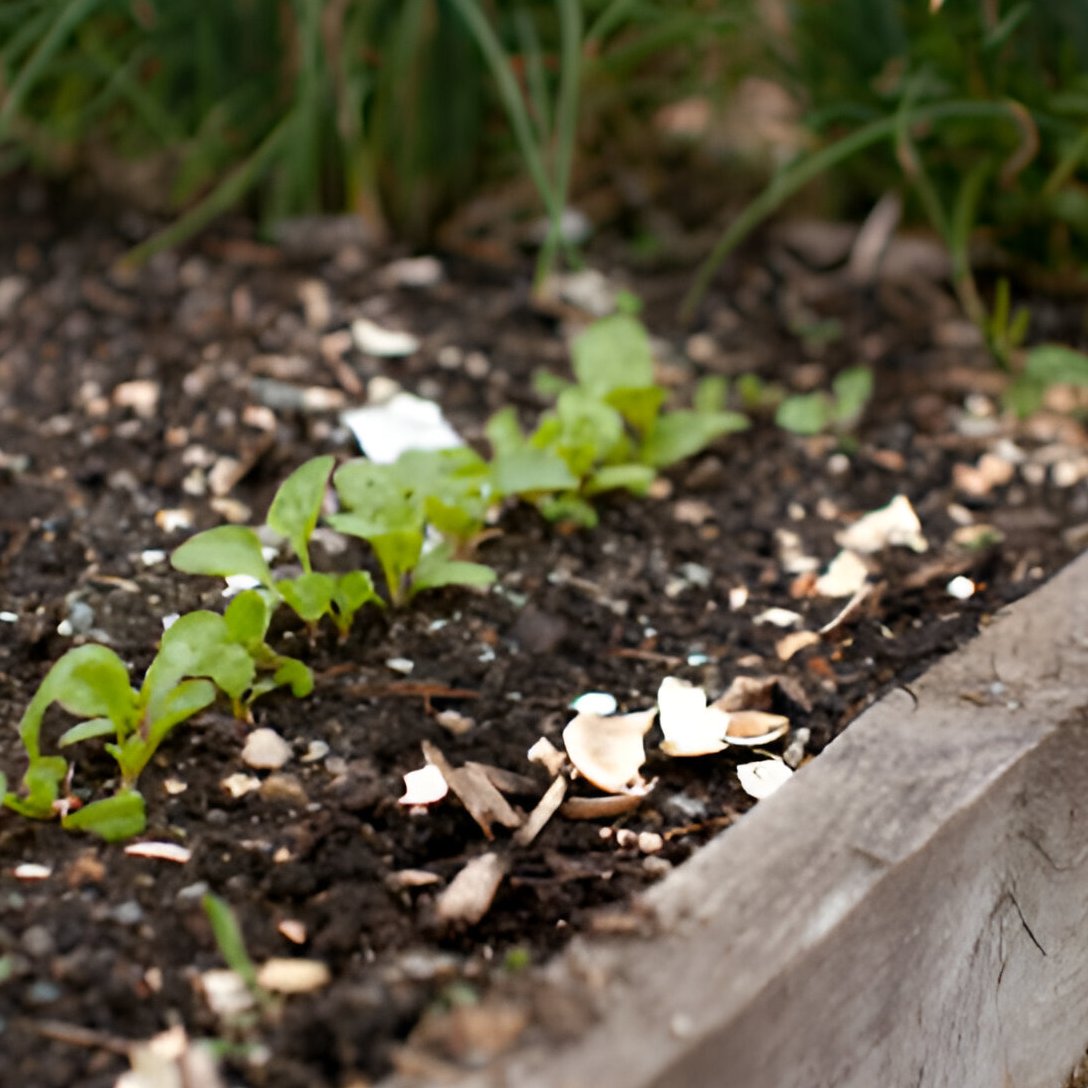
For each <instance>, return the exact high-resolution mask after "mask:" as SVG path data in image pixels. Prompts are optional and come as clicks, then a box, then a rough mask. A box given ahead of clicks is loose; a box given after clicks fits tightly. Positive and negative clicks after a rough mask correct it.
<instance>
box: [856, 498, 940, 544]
mask: <svg viewBox="0 0 1088 1088" xmlns="http://www.w3.org/2000/svg"><path fill="white" fill-rule="evenodd" d="M835 540H836V542H837V543H838V544H839V545H840V546H841V547H843V548H848V549H849V550H850V551H855V552H859V553H860V554H861V555H873V554H874V553H875V552H879V551H883V549H884V548H888V547H904V548H910V549H911V550H912V551H916V552H924V551H926V550H927V549H928V548H929V542H928V541H927V540H926V538H925V535H924V534H923V533H922V523H921V522H920V521H919V520H918V515H917V513H915V510H914V507H913V506H911V503H910V499H908V498H907V497H906V495H896V496H895V498H894V499H892V501H891V502H890V503H888V505H887V506H882V507H880V509H878V510H873V511H871V512H870V513H868V514H864V515H863V516H862V517H860V518H858V520H857V521H855V522H854V524H853V525H850V526H848V527H847V528H845V529H843V530H842V531H841V532H839V533H837V534H836V535H835Z"/></svg>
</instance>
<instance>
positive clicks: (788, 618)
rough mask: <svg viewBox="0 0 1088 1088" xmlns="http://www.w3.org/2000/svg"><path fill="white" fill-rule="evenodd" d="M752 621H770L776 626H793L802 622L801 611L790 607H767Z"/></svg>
mask: <svg viewBox="0 0 1088 1088" xmlns="http://www.w3.org/2000/svg"><path fill="white" fill-rule="evenodd" d="M752 622H753V623H769V624H771V625H772V626H774V627H792V626H793V625H794V624H795V623H800V622H801V613H800V612H793V611H791V610H790V609H788V608H766V609H764V610H763V611H762V612H760V614H759V615H758V616H756V617H755V618H754V619H753V620H752Z"/></svg>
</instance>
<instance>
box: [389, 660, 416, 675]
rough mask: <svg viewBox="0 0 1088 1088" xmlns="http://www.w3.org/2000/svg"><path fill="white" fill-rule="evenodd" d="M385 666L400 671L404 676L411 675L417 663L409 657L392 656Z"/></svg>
mask: <svg viewBox="0 0 1088 1088" xmlns="http://www.w3.org/2000/svg"><path fill="white" fill-rule="evenodd" d="M385 667H386V668H387V669H391V670H392V671H393V672H399V673H400V674H401V675H402V676H409V675H411V672H412V670H413V669H414V668H415V667H416V663H415V662H414V661H413V660H411V658H408V657H390V658H388V659H387V660H386V662H385Z"/></svg>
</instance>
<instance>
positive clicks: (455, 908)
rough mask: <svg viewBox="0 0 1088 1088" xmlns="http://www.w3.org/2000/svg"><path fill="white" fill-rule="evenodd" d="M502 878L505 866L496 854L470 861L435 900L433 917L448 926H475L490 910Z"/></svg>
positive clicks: (481, 856) (483, 855) (485, 855)
mask: <svg viewBox="0 0 1088 1088" xmlns="http://www.w3.org/2000/svg"><path fill="white" fill-rule="evenodd" d="M505 875H506V862H505V861H504V860H503V859H502V858H501V857H499V855H498V854H492V853H488V854H481V855H480V856H479V857H476V858H473V859H472V860H471V861H470V862H469V863H468V864H467V865H466V866H465V867H464V868H463V869H462V870H461V871H460V872H459V873H458V874H457V875H456V876H455V877H454V878H453V880H452V881H451V882H450V885H449V887H448V888H446V889H445V891H443V892H442V894H441V895H439V897H438V898H437V899H436V900H435V914H436V916H437V917H438V918H439V919H440V920H441V921H443V922H445V923H447V924H448V925H454V924H462V923H463V924H466V925H470V926H471V925H475V924H476V923H477V922H478V921H479V920H480V919H481V918H483V916H484V915H485V914H486V913H487V912H488V911H489V910H490V909H491V904H492V903H493V902H494V900H495V893H496V892H497V891H498V890H499V885H500V884H501V883H502V878H503V877H504V876H505Z"/></svg>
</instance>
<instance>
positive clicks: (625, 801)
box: [559, 789, 650, 820]
mask: <svg viewBox="0 0 1088 1088" xmlns="http://www.w3.org/2000/svg"><path fill="white" fill-rule="evenodd" d="M649 792H650V791H649V790H648V789H647V790H646V791H645V792H644V793H615V794H612V795H611V796H609V797H571V798H570V799H569V800H567V801H566V802H565V803H564V804H563V805H562V806H561V807H560V809H559V815H560V816H565V817H566V818H567V819H568V820H609V819H611V818H612V817H613V816H622V815H624V814H625V813H627V812H634V811H635V809H636V808H638V806H639V805H641V804H642V801H643V798H644V797H645V796H646V795H647V794H648V793H649Z"/></svg>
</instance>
